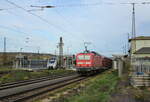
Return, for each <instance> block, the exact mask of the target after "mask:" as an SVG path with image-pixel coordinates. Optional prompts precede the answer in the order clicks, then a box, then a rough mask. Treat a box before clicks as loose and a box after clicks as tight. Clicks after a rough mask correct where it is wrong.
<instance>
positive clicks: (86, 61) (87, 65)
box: [76, 51, 112, 74]
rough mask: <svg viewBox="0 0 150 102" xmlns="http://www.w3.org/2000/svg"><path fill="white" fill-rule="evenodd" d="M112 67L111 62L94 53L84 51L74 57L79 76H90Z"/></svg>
mask: <svg viewBox="0 0 150 102" xmlns="http://www.w3.org/2000/svg"><path fill="white" fill-rule="evenodd" d="M111 67H112V60H111V59H109V58H107V57H105V56H102V55H99V54H98V53H96V52H89V51H86V52H84V53H79V54H77V55H76V69H77V72H78V73H79V74H91V73H96V72H98V71H101V70H104V69H109V68H111Z"/></svg>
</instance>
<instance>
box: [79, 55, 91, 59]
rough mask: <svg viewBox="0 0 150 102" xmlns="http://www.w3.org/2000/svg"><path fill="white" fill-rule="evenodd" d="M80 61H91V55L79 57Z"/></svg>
mask: <svg viewBox="0 0 150 102" xmlns="http://www.w3.org/2000/svg"><path fill="white" fill-rule="evenodd" d="M78 60H90V55H79V56H78Z"/></svg>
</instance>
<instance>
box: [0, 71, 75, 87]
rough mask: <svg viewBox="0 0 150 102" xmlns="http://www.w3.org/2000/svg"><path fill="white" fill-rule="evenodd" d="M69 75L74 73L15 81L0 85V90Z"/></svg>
mask: <svg viewBox="0 0 150 102" xmlns="http://www.w3.org/2000/svg"><path fill="white" fill-rule="evenodd" d="M69 75H75V73H70V74H63V75H53V76H45V77H40V78H35V79H30V80H23V81H17V82H12V83H6V84H1V85H0V90H5V89H8V88H14V87H18V86H23V85H27V84H33V83H38V82H42V81H46V80H53V79H57V78H61V77H65V76H69Z"/></svg>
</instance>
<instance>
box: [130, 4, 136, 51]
mask: <svg viewBox="0 0 150 102" xmlns="http://www.w3.org/2000/svg"><path fill="white" fill-rule="evenodd" d="M131 4H132V6H133V11H132V39H133V49H134V52H136V28H135V3H131Z"/></svg>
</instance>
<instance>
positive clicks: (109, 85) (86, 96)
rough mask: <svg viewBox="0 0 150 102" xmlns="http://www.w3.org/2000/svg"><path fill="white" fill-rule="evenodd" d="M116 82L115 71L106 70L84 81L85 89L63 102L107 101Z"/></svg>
mask: <svg viewBox="0 0 150 102" xmlns="http://www.w3.org/2000/svg"><path fill="white" fill-rule="evenodd" d="M117 82H118V77H117V73H116V72H110V71H109V72H106V73H103V74H102V75H98V76H96V77H95V78H93V79H92V80H90V81H88V82H87V83H85V86H86V87H85V89H84V90H83V91H81V92H80V93H77V94H76V95H74V96H71V97H69V98H65V99H64V102H107V101H108V100H109V98H110V95H111V93H112V92H113V91H114V90H115V87H116V85H117Z"/></svg>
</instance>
